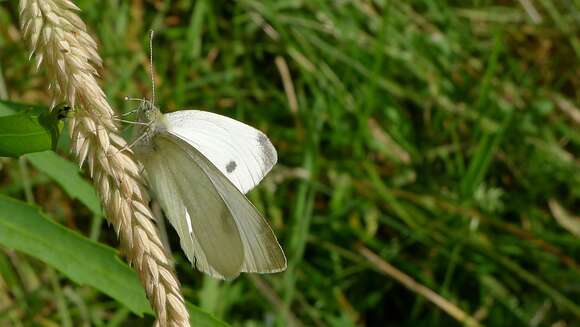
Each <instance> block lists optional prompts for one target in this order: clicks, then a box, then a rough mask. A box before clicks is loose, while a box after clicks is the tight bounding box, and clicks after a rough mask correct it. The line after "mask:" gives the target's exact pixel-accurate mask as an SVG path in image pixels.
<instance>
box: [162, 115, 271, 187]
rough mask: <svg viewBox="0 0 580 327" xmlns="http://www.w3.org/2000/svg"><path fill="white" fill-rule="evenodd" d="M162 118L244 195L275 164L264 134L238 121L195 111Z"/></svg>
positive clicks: (169, 129)
mask: <svg viewBox="0 0 580 327" xmlns="http://www.w3.org/2000/svg"><path fill="white" fill-rule="evenodd" d="M164 118H165V119H166V120H167V126H168V131H169V132H170V133H171V134H174V135H177V136H179V137H180V138H182V139H183V140H185V141H186V142H187V143H189V144H191V145H192V146H194V147H195V148H196V149H197V150H198V151H199V152H200V153H201V154H203V156H205V157H206V158H207V159H209V161H210V162H211V163H212V164H213V165H214V166H215V167H216V168H217V169H218V170H219V171H221V172H222V174H223V175H224V176H226V177H227V178H228V179H229V180H230V181H231V182H232V183H233V184H234V185H235V186H236V187H237V188H238V190H240V191H241V192H242V193H244V194H245V193H247V192H248V191H250V190H251V189H252V188H254V186H256V185H258V183H259V182H260V181H261V180H262V178H264V176H265V175H266V174H267V173H268V172H269V171H270V169H272V167H273V166H274V165H275V164H276V161H277V160H278V156H277V153H276V149H275V148H274V146H273V145H272V143H271V142H270V140H269V139H268V137H267V136H266V135H265V134H264V133H262V132H260V131H259V130H257V129H255V128H253V127H251V126H248V125H246V124H243V123H241V122H239V121H237V120H234V119H231V118H228V117H225V116H221V115H218V114H214V113H211V112H206V111H198V110H182V111H176V112H172V113H168V114H165V115H164Z"/></svg>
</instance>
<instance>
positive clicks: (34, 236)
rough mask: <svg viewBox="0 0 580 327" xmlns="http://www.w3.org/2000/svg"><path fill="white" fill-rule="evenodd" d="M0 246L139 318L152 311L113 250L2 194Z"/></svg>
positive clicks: (137, 285)
mask: <svg viewBox="0 0 580 327" xmlns="http://www.w3.org/2000/svg"><path fill="white" fill-rule="evenodd" d="M0 243H1V244H2V245H4V246H7V247H9V248H12V249H15V250H18V251H21V252H24V253H26V254H28V255H30V256H33V257H35V258H37V259H39V260H41V261H44V262H46V263H47V264H49V265H50V266H52V267H54V268H56V269H57V270H59V271H60V272H62V273H63V274H64V275H65V276H67V277H68V278H70V279H72V280H73V281H75V282H77V283H79V284H82V285H90V286H92V287H95V288H96V289H98V290H100V291H102V292H103V293H105V294H107V295H109V296H111V297H112V298H114V299H116V300H117V301H119V302H121V303H122V304H124V305H125V306H127V308H129V309H130V310H131V311H133V312H134V313H135V314H137V315H143V313H150V312H151V308H150V307H149V303H148V302H147V299H146V297H145V292H144V291H143V287H142V286H141V284H140V282H139V279H138V278H137V275H136V274H135V272H134V271H133V270H131V268H129V266H127V265H126V264H125V263H123V262H122V261H121V260H120V259H119V257H118V256H117V253H116V251H115V250H114V249H112V248H109V247H107V246H104V245H102V244H99V243H96V242H93V241H91V240H89V239H88V238H85V237H84V236H82V235H80V234H77V233H75V232H73V231H71V230H69V229H67V228H65V227H63V226H61V225H59V224H56V223H54V222H53V221H51V220H49V219H47V217H46V216H45V215H44V214H43V213H41V212H40V210H39V209H38V208H37V207H35V206H32V205H28V204H26V203H24V202H21V201H18V200H15V199H12V198H10V197H7V196H4V195H0Z"/></svg>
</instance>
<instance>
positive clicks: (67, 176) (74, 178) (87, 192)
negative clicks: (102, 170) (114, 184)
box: [26, 151, 102, 215]
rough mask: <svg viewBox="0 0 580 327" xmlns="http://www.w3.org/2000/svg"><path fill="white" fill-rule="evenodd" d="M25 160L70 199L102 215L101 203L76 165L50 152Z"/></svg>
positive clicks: (34, 154)
mask: <svg viewBox="0 0 580 327" xmlns="http://www.w3.org/2000/svg"><path fill="white" fill-rule="evenodd" d="M26 158H28V160H29V161H30V163H32V164H33V165H34V167H36V169H38V170H39V171H41V172H43V173H45V174H46V175H48V176H49V177H50V178H52V179H54V180H55V181H56V182H57V183H58V184H59V185H60V186H62V188H63V189H64V191H65V192H66V193H67V194H68V195H69V196H71V197H72V198H76V199H79V201H81V202H82V203H83V204H84V205H86V206H87V207H88V208H89V209H91V211H92V212H93V213H94V214H96V215H102V211H101V203H100V201H99V198H98V197H97V194H96V192H95V189H94V188H93V186H92V185H91V184H90V183H89V182H87V181H86V180H85V179H84V178H82V177H81V175H80V174H79V168H78V166H77V165H76V164H74V163H72V162H70V161H68V160H66V159H64V158H62V157H60V156H59V155H57V154H56V153H54V152H52V151H45V152H37V153H30V154H27V155H26Z"/></svg>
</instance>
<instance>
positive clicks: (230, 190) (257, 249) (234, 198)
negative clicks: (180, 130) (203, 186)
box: [169, 135, 286, 273]
mask: <svg viewBox="0 0 580 327" xmlns="http://www.w3.org/2000/svg"><path fill="white" fill-rule="evenodd" d="M169 137H171V138H172V139H173V141H174V142H176V143H177V144H179V146H180V147H181V148H182V149H183V150H184V152H187V153H188V156H189V157H190V158H191V159H193V161H195V163H196V164H197V165H198V166H199V167H200V169H201V170H202V171H203V172H204V173H205V175H206V176H207V177H208V178H209V180H210V181H211V183H212V185H213V186H214V187H215V189H216V191H217V193H218V194H219V195H220V197H221V198H222V200H223V202H224V204H225V206H226V207H227V208H228V210H229V212H230V213H231V215H232V217H233V219H234V221H235V223H236V226H237V228H238V230H239V232H240V238H241V242H242V244H243V248H244V260H243V263H242V267H241V271H244V272H256V273H273V272H278V271H282V270H284V269H286V257H285V256H284V252H283V251H282V248H281V247H280V244H279V243H278V241H277V239H276V236H275V235H274V232H273V231H272V229H271V228H270V226H269V225H268V223H267V221H266V220H265V219H264V218H263V217H262V216H261V215H260V213H259V212H258V211H257V210H256V208H255V207H254V206H253V205H252V203H251V202H250V201H249V200H248V199H247V198H246V197H245V196H244V195H243V194H242V193H241V192H240V190H239V189H238V188H237V187H236V186H235V185H234V184H233V183H232V182H231V181H230V180H229V179H228V178H227V177H226V176H224V174H223V173H222V172H221V171H220V170H219V169H217V167H215V166H214V165H213V163H212V162H210V161H209V159H207V158H206V157H205V156H204V155H203V154H202V153H201V152H200V151H198V150H197V149H196V148H194V147H193V146H191V145H190V144H188V142H187V141H186V140H183V139H181V138H180V137H179V136H173V135H172V136H169Z"/></svg>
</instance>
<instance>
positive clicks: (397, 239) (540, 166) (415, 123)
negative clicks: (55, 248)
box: [0, 0, 580, 326]
mask: <svg viewBox="0 0 580 327" xmlns="http://www.w3.org/2000/svg"><path fill="white" fill-rule="evenodd" d="M75 2H76V3H77V4H78V5H79V6H80V7H81V8H82V9H83V12H82V17H83V19H84V20H85V21H86V23H87V25H88V26H89V29H90V31H91V32H92V34H93V35H94V36H95V37H96V38H97V39H98V40H99V46H100V53H101V56H102V57H103V59H104V68H103V70H102V79H103V80H102V83H101V85H102V86H103V88H104V89H105V91H106V93H107V95H108V96H109V100H110V101H111V103H113V104H114V105H115V107H116V108H118V109H119V110H121V111H127V110H129V109H130V106H131V104H130V103H125V102H124V101H123V97H124V96H126V95H129V96H135V97H147V96H149V95H150V83H149V73H148V66H147V62H148V54H147V53H148V48H147V47H148V46H147V44H148V31H149V30H150V29H154V30H155V31H156V38H155V42H154V43H155V49H154V51H155V69H156V77H157V79H156V84H157V91H158V99H157V102H158V105H159V106H160V107H162V108H163V110H165V111H174V110H179V109H192V108H201V109H207V110H211V111H214V112H217V113H220V114H224V115H228V116H231V117H234V118H237V119H240V120H242V121H244V122H246V123H249V124H251V125H253V126H255V127H257V128H259V129H261V130H263V131H264V132H266V134H268V135H269V137H270V138H271V140H272V141H273V143H274V144H275V145H276V147H277V149H278V153H279V158H280V159H279V164H278V166H277V167H276V168H275V169H274V171H273V172H272V173H271V174H270V176H269V177H268V178H267V179H266V180H265V181H264V183H263V184H262V186H261V187H259V188H258V189H257V190H255V191H253V192H252V193H251V194H250V198H251V200H252V201H253V202H254V203H255V204H256V206H257V207H258V208H259V209H260V210H261V211H262V212H264V213H265V214H266V216H267V217H268V218H269V220H270V222H271V224H272V226H273V228H274V229H275V231H276V234H277V235H278V237H279V239H280V241H281V243H282V246H283V248H284V250H285V252H286V255H287V257H288V270H287V271H286V272H284V273H280V274H276V275H271V276H268V275H261V276H251V277H250V276H242V277H240V278H238V279H237V280H235V281H234V282H227V283H223V282H216V281H214V280H212V279H210V278H207V277H204V276H202V275H201V274H200V273H198V272H196V271H194V270H192V269H191V268H190V267H189V265H188V263H187V260H186V259H185V257H184V255H183V254H182V253H181V252H180V251H178V248H179V247H178V242H177V240H176V235H175V233H173V231H169V234H170V237H171V239H172V242H171V243H172V247H173V249H174V251H173V252H174V256H175V258H176V261H177V270H178V273H179V277H180V280H181V282H182V285H183V288H184V293H185V295H186V298H187V299H188V300H190V301H191V302H193V303H195V304H198V305H199V306H200V307H201V308H202V309H203V310H206V311H208V312H211V313H213V314H214V315H216V316H217V317H219V318H222V319H223V320H224V321H226V322H228V323H230V324H232V325H234V326H263V325H276V326H286V325H288V324H291V323H293V324H296V325H300V324H302V325H304V326H353V325H361V326H385V325H389V326H460V325H461V324H460V323H458V322H457V321H456V320H454V319H453V318H451V317H450V316H449V315H447V314H446V313H445V312H444V311H442V310H441V309H440V308H439V307H438V306H436V305H434V304H432V303H431V302H429V301H427V300H426V299H425V298H424V297H422V296H421V295H419V294H418V293H417V292H415V291H413V290H409V289H407V288H405V287H404V286H402V285H401V284H400V283H399V282H397V281H396V280H395V279H393V278H391V277H389V276H386V275H384V274H382V273H381V272H380V271H379V269H378V267H377V266H376V265H375V264H374V263H373V262H372V261H369V260H367V259H366V258H365V257H364V256H363V255H361V253H360V251H359V250H360V248H361V247H366V248H368V249H370V250H371V251H373V252H374V253H376V254H378V255H379V256H380V257H382V258H383V259H384V260H385V261H387V262H389V263H390V264H391V265H393V266H394V267H396V268H397V269H399V270H400V271H401V272H403V273H404V274H406V275H408V276H410V277H412V278H413V279H414V280H415V281H417V282H418V283H421V284H423V285H425V286H426V287H429V288H430V289H432V290H433V291H434V292H436V293H437V294H439V295H440V296H442V297H443V298H445V299H447V300H448V301H450V302H453V303H455V304H456V305H457V306H458V307H459V308H461V310H463V311H464V312H465V313H467V314H468V315H470V316H472V317H474V318H476V319H477V320H478V321H479V322H480V323H481V324H482V325H486V326H520V325H529V326H552V325H554V324H558V323H559V324H560V325H562V324H565V325H567V326H574V325H576V324H578V322H579V321H580V300H579V299H580V263H579V261H580V240H579V238H578V237H576V236H574V235H573V234H571V233H570V232H569V231H568V230H566V229H565V228H564V227H563V226H562V225H560V224H559V223H558V222H557V221H556V219H554V213H553V212H552V211H551V210H550V208H549V206H548V201H549V200H554V201H556V202H557V203H559V204H560V205H561V206H562V207H564V208H566V209H567V211H568V212H569V213H570V214H576V215H577V213H578V212H579V209H580V169H579V168H580V161H579V158H578V154H579V153H580V128H579V125H580V121H578V118H577V117H578V115H579V114H580V109H579V106H580V64H579V63H580V41H579V38H578V35H580V33H579V32H580V1H578V0H569V1H548V0H539V1H523V0H522V1H512V2H506V1H486V0H479V1H429V0H415V1H403V0H397V1H375V2H371V1H352V2H349V1H320V0H314V1H271V0H264V1H254V0H240V1H233V2H229V1H218V2H212V1H207V0H199V1H190V0H181V1H161V0H159V1H113V0H110V1H99V2H96V3H95V2H93V1H88V0H82V1H81V0H79V1H75ZM523 3H528V4H529V3H531V4H532V5H533V6H534V8H535V9H536V10H537V11H538V13H539V15H540V17H541V22H540V23H538V24H535V23H534V21H533V19H532V18H530V15H529V14H528V13H527V12H526V10H525V9H524V7H523V5H522V4H523ZM16 7H17V4H16V1H0V26H2V28H1V29H0V67H1V71H0V95H1V94H2V92H3V89H4V88H5V89H6V91H7V95H8V96H9V97H10V99H11V100H13V101H20V102H32V103H37V104H46V103H48V94H47V92H46V90H45V85H46V84H47V82H46V75H45V74H44V73H43V72H40V73H35V72H33V67H32V65H31V64H29V63H28V62H27V53H26V47H25V45H24V44H23V43H22V42H21V41H20V40H19V35H18V29H17V26H18V24H17V19H16V15H17V8H16ZM276 58H280V59H278V64H276ZM284 65H286V66H287V67H288V71H289V72H290V78H291V82H292V86H293V89H294V91H295V92H294V93H289V92H286V89H285V86H284V84H283V76H282V73H281V72H282V71H283V70H284V69H283V68H281V67H284ZM3 81H5V83H3ZM4 85H5V87H4ZM286 87H287V85H286ZM294 98H295V99H296V106H295V108H293V107H292V105H291V102H290V100H289V99H294ZM574 115H576V116H574ZM574 117H576V118H574ZM64 143H65V144H66V142H64ZM60 152H61V153H62V154H64V155H66V154H67V153H68V151H67V149H66V146H62V147H61V151H60ZM20 169H21V166H20V165H19V164H18V162H17V161H14V160H2V170H1V171H0V178H1V179H0V182H1V183H0V189H1V190H2V192H3V193H8V194H10V195H11V196H15V197H20V198H24V194H25V190H26V187H25V186H24V185H25V184H24V183H23V181H22V179H21V177H20V176H21V170H20ZM30 175H31V176H30V181H31V183H32V191H33V193H34V198H35V199H36V202H37V203H38V204H39V205H41V206H42V207H44V208H45V209H46V210H47V211H48V212H49V213H51V214H52V216H53V217H56V219H57V220H59V221H60V222H61V223H63V224H65V225H67V226H68V227H71V228H75V229H79V230H80V231H81V232H83V233H85V234H86V235H89V230H90V229H91V219H92V216H91V213H90V211H88V209H86V208H84V207H83V206H82V205H81V204H79V203H78V202H76V201H73V200H71V199H69V198H68V197H67V196H65V195H64V194H63V192H62V191H61V190H60V189H59V187H58V185H56V184H55V183H52V182H50V181H49V180H47V179H46V178H42V177H43V176H42V175H41V174H40V173H39V172H37V171H35V170H33V169H31V172H30ZM55 203H57V204H58V205H55ZM93 228H94V227H93ZM102 228H103V230H102V231H101V233H100V234H96V235H100V241H102V242H106V243H109V244H111V245H113V246H115V245H116V244H117V243H116V240H115V236H114V231H113V230H112V229H110V228H108V227H106V226H104V225H103V227H102ZM93 234H94V231H93ZM49 272H50V273H49ZM0 277H1V278H0V287H2V289H3V291H2V292H0V293H2V294H0V321H3V322H2V324H13V325H15V326H20V325H29V324H31V323H33V322H35V321H36V322H38V321H41V320H42V321H47V325H48V322H52V323H53V324H57V325H61V324H62V325H64V324H65V322H69V323H71V324H72V325H80V324H82V323H87V324H90V325H101V324H102V325H106V324H108V323H111V324H112V323H113V322H115V323H116V324H117V325H119V326H123V325H124V326H132V325H134V324H149V323H150V321H151V318H150V317H149V318H138V317H136V316H133V315H131V314H129V313H128V312H127V310H126V309H125V308H123V307H121V305H119V304H118V303H116V302H114V301H112V300H111V299H109V298H107V297H106V296H104V295H102V294H99V293H98V292H96V291H94V290H92V289H90V288H88V287H83V286H78V285H75V284H74V283H72V282H70V281H68V280H66V279H64V278H63V277H62V276H58V275H55V272H54V271H52V270H49V269H48V268H46V267H45V266H44V265H43V264H41V263H40V262H38V261H35V260H33V259H30V258H29V257H26V256H25V255H22V254H20V253H15V252H11V251H9V250H7V249H3V250H2V251H1V253H0ZM43 307H46V308H48V309H43V310H41V308H43Z"/></svg>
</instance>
